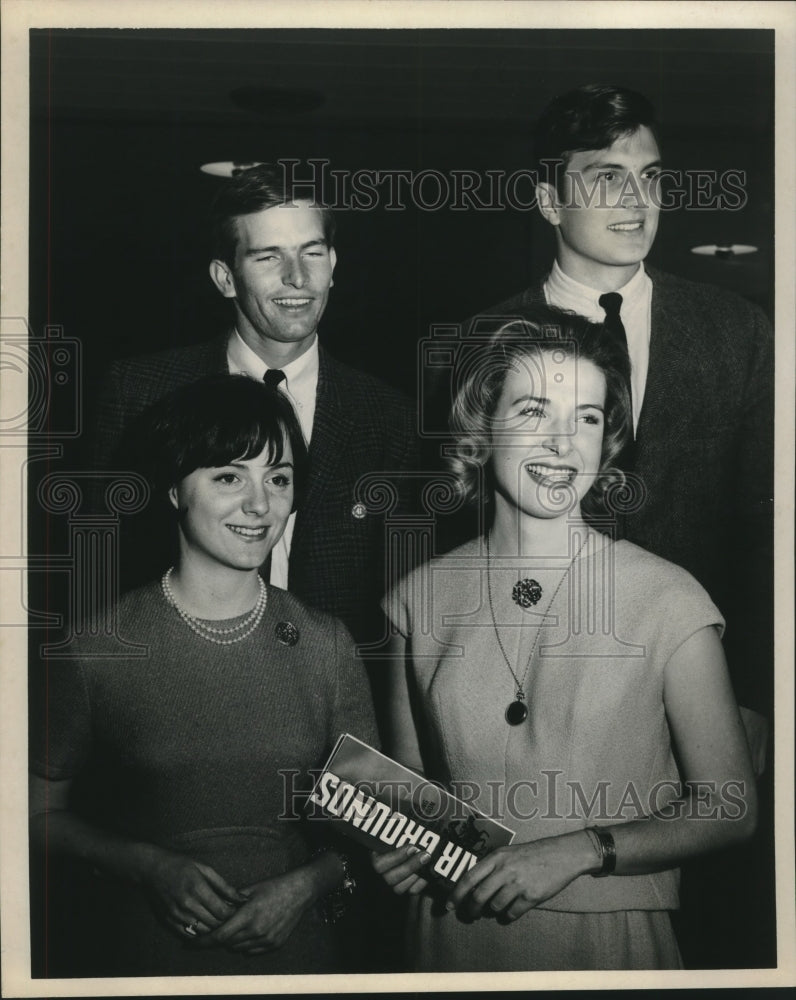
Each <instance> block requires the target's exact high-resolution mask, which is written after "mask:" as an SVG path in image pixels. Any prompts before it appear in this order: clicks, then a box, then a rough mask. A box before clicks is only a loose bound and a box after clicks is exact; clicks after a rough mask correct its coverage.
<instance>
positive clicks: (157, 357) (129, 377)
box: [92, 165, 417, 642]
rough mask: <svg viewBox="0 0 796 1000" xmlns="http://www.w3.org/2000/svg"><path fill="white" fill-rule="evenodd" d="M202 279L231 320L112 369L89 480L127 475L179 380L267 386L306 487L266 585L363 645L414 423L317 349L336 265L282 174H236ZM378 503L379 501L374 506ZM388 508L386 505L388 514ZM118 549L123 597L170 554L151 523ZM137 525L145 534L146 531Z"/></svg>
mask: <svg viewBox="0 0 796 1000" xmlns="http://www.w3.org/2000/svg"><path fill="white" fill-rule="evenodd" d="M211 228H212V237H213V259H212V261H211V263H210V277H211V279H212V281H213V283H214V285H215V286H216V288H217V289H218V290H219V292H220V293H221V294H222V295H223V296H224V297H225V298H227V299H229V300H230V302H231V304H232V307H233V310H234V323H233V324H232V326H231V328H230V329H229V330H227V331H225V332H224V333H223V334H222V335H221V336H219V337H218V338H216V339H215V340H212V341H209V342H206V343H200V344H195V345H193V346H189V347H183V348H177V349H174V350H169V351H164V352H161V353H159V354H153V355H148V356H145V357H139V358H132V359H128V360H123V361H118V362H116V363H115V364H114V365H112V366H111V368H110V370H109V371H108V372H107V373H106V375H105V378H104V380H103V385H102V388H101V395H100V403H99V412H98V417H97V421H96V431H95V435H94V447H93V458H92V466H93V468H94V469H95V470H105V469H109V468H129V467H130V456H131V455H133V454H136V453H142V452H143V456H144V457H145V452H146V442H145V441H141V440H140V435H138V436H137V434H136V430H137V425H136V418H138V417H139V416H140V415H142V414H143V413H144V412H145V411H146V410H147V408H148V407H149V406H151V404H152V403H154V402H155V401H156V400H158V399H160V398H161V397H162V396H164V395H166V394H167V393H169V392H171V391H172V390H173V389H175V388H177V387H178V386H179V385H182V384H184V383H186V382H190V381H193V380H195V379H198V378H201V377H202V376H203V375H208V374H214V373H219V372H226V371H230V372H245V373H246V374H248V375H250V376H252V377H253V378H258V379H262V378H265V379H266V381H273V383H274V384H276V385H278V387H279V390H280V391H282V392H284V393H285V394H286V395H287V396H288V398H289V399H290V400H291V402H292V403H293V406H294V409H295V410H296V414H297V416H298V418H299V422H300V424H301V427H302V430H303V432H304V436H305V438H306V440H307V442H308V444H309V458H310V470H309V486H308V489H307V492H306V495H305V496H304V497H303V498H302V500H301V504H300V508H299V510H298V512H297V513H296V514H294V515H292V516H291V519H290V522H289V524H288V527H287V529H286V531H285V535H284V536H283V538H282V539H281V540H280V542H279V544H278V545H277V547H276V549H275V551H274V552H273V555H272V562H271V568H270V580H271V582H272V583H274V584H276V585H278V586H281V587H284V588H286V589H289V590H291V591H292V592H293V593H295V594H297V595H298V596H299V597H301V598H303V599H304V600H306V601H307V603H309V604H311V605H313V606H315V607H318V608H320V609H322V610H324V611H328V612H330V613H332V614H335V615H337V616H338V617H340V618H342V619H343V621H345V622H346V624H347V625H348V626H349V628H350V629H351V631H352V633H353V634H354V637H355V638H356V639H357V640H358V641H360V642H368V641H373V640H378V639H379V638H380V637H381V627H382V625H381V622H382V619H381V613H380V611H379V606H378V602H379V597H380V595H381V594H382V593H383V592H384V590H385V586H386V581H387V575H388V573H389V572H390V569H391V567H389V566H388V565H387V560H386V557H385V518H386V517H387V516H388V515H389V514H390V513H391V510H389V509H385V504H384V503H383V499H384V496H383V494H382V493H380V492H379V489H378V486H377V481H378V480H382V481H383V480H386V481H388V482H389V483H390V484H391V485H392V487H394V489H388V490H387V493H388V494H389V495H390V496H392V497H395V505H394V509H405V508H406V506H407V505H408V504H409V503H410V495H411V494H410V491H409V489H408V484H409V482H410V479H411V477H409V476H408V475H407V474H408V473H410V472H412V471H414V470H415V469H416V468H417V462H416V435H415V432H414V426H415V413H414V408H413V407H412V406H411V404H410V402H409V400H407V399H405V398H404V397H403V396H401V394H400V393H398V392H396V391H394V390H393V389H391V388H389V387H388V386H386V385H385V384H383V383H382V382H380V381H379V380H378V379H376V378H373V377H372V376H370V375H367V374H365V373H363V372H361V371H356V370H354V369H353V368H350V367H348V366H346V365H344V364H341V363H340V362H339V361H337V360H335V359H334V358H333V357H331V356H330V355H329V354H328V353H327V352H326V351H325V350H324V348H323V347H322V346H321V345H320V344H319V342H318V333H317V331H318V323H319V321H320V319H321V317H322V315H323V313H324V310H325V308H326V304H327V300H328V296H329V290H330V288H331V286H332V284H333V282H332V274H333V272H334V267H335V263H336V253H335V249H334V246H333V240H334V217H333V215H332V213H331V212H330V210H328V209H326V208H324V207H321V206H319V205H318V204H316V203H315V202H313V201H309V200H306V199H303V198H301V197H299V196H296V197H295V198H294V197H293V193H292V191H291V189H290V188H289V186H288V185H287V184H286V180H285V176H284V173H283V171H282V170H281V169H280V168H279V167H278V166H269V165H261V166H258V167H255V168H252V169H249V170H246V171H243V172H242V173H240V174H239V175H237V176H235V177H233V178H232V179H231V180H229V181H227V182H225V184H224V187H223V188H222V189H221V190H220V191H219V193H218V195H217V197H216V199H215V202H214V204H213V207H212V211H211ZM374 497H375V498H376V499H374ZM388 506H389V505H388ZM131 520H132V521H133V522H135V521H136V520H140V521H141V522H142V526H141V530H139V531H136V532H135V535H136V538H137V539H138V544H136V545H132V544H127V545H124V546H123V550H122V553H121V560H122V562H121V573H122V581H123V587H124V586H130V585H132V584H134V583H139V582H142V580H143V579H145V578H151V577H152V575H153V574H154V573H156V572H158V570H160V571H162V568H163V561H164V558H165V556H166V554H167V553H165V552H164V550H163V543H162V542H160V543H158V542H156V541H155V538H154V537H153V535H152V532H154V531H156V530H157V529H156V527H154V526H153V519H152V518H147V517H144V518H138V519H137V518H133V519H131ZM143 524H146V528H145V529H144V527H143Z"/></svg>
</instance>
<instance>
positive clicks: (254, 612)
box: [160, 566, 268, 646]
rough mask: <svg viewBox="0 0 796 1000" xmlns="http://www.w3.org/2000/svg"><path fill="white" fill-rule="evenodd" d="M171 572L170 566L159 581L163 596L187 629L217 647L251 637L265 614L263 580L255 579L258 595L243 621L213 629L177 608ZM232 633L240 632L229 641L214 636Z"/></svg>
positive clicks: (172, 569)
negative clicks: (227, 626) (242, 630)
mask: <svg viewBox="0 0 796 1000" xmlns="http://www.w3.org/2000/svg"><path fill="white" fill-rule="evenodd" d="M173 571H174V567H173V566H171V567H170V568H169V569H167V570H166V572H165V573H164V574H163V578H162V580H161V581H160V586H161V589H162V591H163V596H164V597H165V598H166V600H167V601H168V603H169V604H170V605H171V606H172V607H173V608H174V610H175V611H176V612H177V614H178V615H179V616H180V618H182V620H183V621H184V622H185V624H186V625H187V626H188V628H189V629H190V630H191V631H192V632H195V633H196V634H197V635H198V636H200V637H201V638H202V639H206V640H207V641H208V642H214V643H215V644H216V645H217V646H231V645H232V644H233V643H234V642H240V641H241V640H242V639H245V638H246V637H247V636H249V635H251V634H252V632H253V631H254V630H255V629H256V628H257V626H258V625H259V624H260V622H261V621H262V617H263V615H264V614H265V606H266V604H267V603H268V588H267V587H266V585H265V580H263V578H262V577H261V576H258V577H257V579H258V581H259V584H260V593H259V596H258V597H257V603H256V604H255V605H254V607H253V608H252V609H251V611H250V612H249V614H248V615H247V616H246V617H245V618H244V619H243V621H242V622H239V623H238V624H237V625H232V626H230V627H229V628H214V627H213V626H212V625H207V624H206V623H205V622H203V621H202V620H201V619H200V618H194V616H193V615H192V614H189V613H188V612H187V611H185V610H184V609H183V608H181V607H180V606H179V604H178V603H177V600H176V598H175V597H174V594H173V592H172V589H171V586H170V584H169V580H170V578H171V574H172V572H173ZM247 625H248V626H249V627H248V628H246V626H247ZM241 629H246V631H245V632H241ZM233 632H241V634H240V635H236V636H234V637H233V638H231V639H217V638H216V636H219V635H231V634H232V633H233Z"/></svg>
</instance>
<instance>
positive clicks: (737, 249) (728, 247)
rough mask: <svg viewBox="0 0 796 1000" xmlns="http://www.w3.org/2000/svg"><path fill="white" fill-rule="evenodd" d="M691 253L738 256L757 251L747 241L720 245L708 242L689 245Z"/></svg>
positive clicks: (710, 255)
mask: <svg viewBox="0 0 796 1000" xmlns="http://www.w3.org/2000/svg"><path fill="white" fill-rule="evenodd" d="M691 253H696V254H699V255H700V256H701V257H721V258H724V259H729V258H730V257H740V256H742V255H743V254H747V253H757V247H753V246H750V245H749V244H748V243H725V244H723V245H721V246H719V245H717V244H716V243H709V244H706V245H705V246H699V247H691Z"/></svg>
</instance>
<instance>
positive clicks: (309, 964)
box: [31, 584, 377, 976]
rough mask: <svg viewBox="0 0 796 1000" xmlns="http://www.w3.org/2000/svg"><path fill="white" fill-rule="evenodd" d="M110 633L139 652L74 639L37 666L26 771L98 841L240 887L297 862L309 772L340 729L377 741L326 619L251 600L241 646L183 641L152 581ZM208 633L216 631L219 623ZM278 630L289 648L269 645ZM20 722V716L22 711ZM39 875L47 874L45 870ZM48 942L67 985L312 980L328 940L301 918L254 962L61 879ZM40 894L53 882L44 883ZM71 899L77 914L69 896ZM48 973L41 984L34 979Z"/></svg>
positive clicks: (109, 893)
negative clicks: (64, 959)
mask: <svg viewBox="0 0 796 1000" xmlns="http://www.w3.org/2000/svg"><path fill="white" fill-rule="evenodd" d="M118 620H119V634H120V635H121V636H123V637H124V639H125V640H127V641H128V642H130V643H135V644H137V645H138V649H137V650H131V654H132V653H133V652H137V653H138V655H130V656H121V657H120V656H119V655H118V647H116V655H113V656H109V655H107V653H104V652H103V650H104V647H105V646H107V639H103V637H101V636H99V637H95V638H87V639H86V640H85V642H84V643H83V646H82V649H81V656H80V658H78V659H75V660H57V659H53V660H51V661H50V663H49V665H48V679H47V693H46V709H47V712H48V715H47V717H46V718H44V719H42V720H41V721H39V722H36V721H34V722H33V724H32V726H31V737H32V741H33V752H32V770H33V771H34V772H36V773H38V774H40V775H41V776H43V777H46V778H50V779H53V780H57V779H64V778H72V779H74V787H75V793H76V796H77V797H78V799H80V798H81V792H82V790H83V789H84V788H87V789H88V791H87V793H86V794H85V795H84V796H83V800H84V802H85V808H86V809H87V810H88V812H87V815H89V816H90V818H91V819H92V821H94V822H95V823H98V824H101V825H102V826H104V827H105V828H106V829H110V830H113V831H116V832H118V833H119V834H121V835H123V836H125V837H129V838H132V839H134V840H139V841H145V842H149V843H154V844H158V845H160V846H162V847H165V848H169V849H171V850H174V851H177V852H180V853H182V854H185V855H187V856H188V857H191V858H195V859H197V860H199V861H202V862H204V863H206V864H208V865H210V866H211V867H213V868H214V869H216V870H217V871H218V872H219V874H221V875H222V876H223V877H224V878H225V879H226V880H227V881H228V882H229V883H230V884H231V885H233V886H235V887H236V888H243V887H245V886H248V885H251V884H253V883H254V882H258V881H262V880H264V879H265V878H268V877H269V876H273V875H278V874H281V873H284V872H287V871H290V870H291V869H293V868H296V867H297V866H299V865H301V864H303V863H304V862H306V861H307V860H308V859H309V857H310V855H311V851H312V848H313V844H314V841H315V837H312V836H310V835H311V834H315V833H319V834H320V839H321V840H323V838H324V834H323V831H315V830H312V831H310V830H308V829H307V828H308V826H310V825H311V824H308V823H307V822H306V821H302V820H301V819H300V816H301V811H302V805H303V798H302V794H301V793H302V792H306V791H307V790H308V788H309V787H310V785H311V782H312V775H311V772H312V770H313V769H320V768H322V767H323V765H324V764H325V762H326V759H327V757H328V755H329V753H330V751H331V749H332V748H333V746H334V744H335V742H336V741H337V738H338V737H339V736H340V734H341V733H343V732H350V733H352V734H354V735H357V736H359V738H360V739H362V740H364V741H366V742H369V743H371V744H373V743H374V742H377V735H376V729H375V722H374V717H373V708H372V703H371V697H370V688H369V684H368V680H367V677H366V674H365V671H364V668H363V667H362V665H361V663H360V662H359V661H357V660H356V659H355V658H354V655H353V653H354V646H353V642H352V640H351V638H350V636H349V634H348V632H347V631H346V629H345V627H344V626H343V625H342V624H341V623H340V622H339V621H337V620H336V619H334V618H332V617H330V616H328V615H325V614H323V613H321V612H316V611H314V610H311V609H309V608H308V607H306V606H305V605H303V604H302V603H301V602H300V601H299V600H297V599H296V598H295V597H293V596H292V595H291V594H289V593H287V592H285V591H282V590H280V589H278V588H275V587H269V588H268V605H267V608H266V612H265V615H264V616H263V619H262V621H261V622H260V624H259V626H258V628H257V629H256V630H255V631H254V632H253V633H252V634H251V635H250V636H249V637H248V638H246V639H244V640H243V641H241V642H239V643H235V644H232V645H228V646H220V645H216V644H213V643H210V642H208V641H206V640H205V639H203V638H200V637H199V636H197V635H195V634H194V633H193V632H192V631H191V630H190V629H189V628H188V627H187V625H185V623H184V622H183V621H182V620H181V619H180V618H179V616H178V615H177V613H176V611H175V610H174V609H173V608H172V607H170V606H169V605H168V604H167V603H166V601H165V599H164V597H163V595H162V593H161V591H160V587H159V585H157V584H153V585H149V586H147V587H143V588H141V589H140V590H136V591H134V592H132V593H131V594H129V595H127V596H126V597H125V598H123V599H122V601H121V602H120V604H119V606H118ZM238 620H239V619H235V620H233V621H232V622H231V623H224V622H215V623H214V625H216V626H217V627H225V625H228V624H233V625H234V624H235V623H236V621H238ZM285 622H289V623H291V624H292V625H294V626H295V629H296V635H295V638H296V641H295V643H294V644H292V645H290V644H286V643H285V642H284V641H280V638H279V636H280V635H281V636H282V639H283V640H284V638H285V636H286V634H287V633H286V630H285V629H284V628H283V629H281V630H277V625H278V624H280V623H282V624H284V623H285ZM34 719H35V717H34ZM54 867H55V866H53V870H54ZM77 883H78V886H77V888H78V889H79V892H80V895H79V896H77V897H76V896H74V895H72V894H71V893H70V896H69V898H68V899H67V901H66V906H65V907H64V912H63V913H62V914H60V921H58V920H56V916H57V914H56V910H55V909H53V910H52V911H51V920H50V927H49V941H50V944H51V946H52V947H53V948H55V949H56V950H57V949H58V945H59V941H60V942H61V943H64V942H67V943H68V948H66V947H62V948H61V949H60V950H61V951H68V952H69V956H70V965H71V968H70V970H69V972H68V973H65V974H71V975H78V974H79V975H92V976H94V975H106V976H110V975H114V976H118V975H139V976H140V975H178V974H180V975H202V974H204V975H210V974H227V975H234V974H247V975H250V974H263V973H281V972H325V971H335V969H336V967H337V948H336V943H335V940H334V938H333V937H332V933H331V932H332V930H333V928H332V927H330V926H328V925H326V924H325V923H324V922H323V921H322V919H321V915H320V913H319V912H316V910H315V909H310V910H309V911H308V912H306V913H305V914H304V916H303V917H302V919H301V921H300V923H299V925H298V926H297V927H296V929H295V930H294V931H293V933H292V934H291V936H290V938H289V940H288V941H287V943H286V944H285V945H284V946H283V947H282V948H280V949H278V950H277V951H274V952H272V953H269V954H265V955H259V956H257V955H255V956H246V955H242V954H238V953H235V952H231V951H226V950H223V949H220V948H216V949H207V950H198V949H196V948H192V947H191V943H190V942H189V941H184V940H181V939H180V937H179V936H178V935H177V934H175V932H174V931H173V930H172V929H171V928H169V927H167V926H165V924H161V922H160V921H159V919H158V917H157V915H156V913H155V912H154V910H153V909H152V907H151V906H150V904H149V900H148V899H146V898H145V896H144V894H143V893H142V892H140V891H139V890H137V889H135V888H131V887H130V886H129V885H127V884H125V883H122V882H120V881H116V880H114V879H110V878H107V877H96V876H94V877H89V878H87V879H84V880H83V882H82V884H81V880H80V879H77ZM50 890H51V895H52V896H54V895H56V894H57V890H58V886H57V885H56V884H54V882H53V880H52V879H51V882H50ZM78 900H82V902H78ZM50 974H51V975H54V974H58V972H57V970H56V969H53V968H52V967H51V969H50Z"/></svg>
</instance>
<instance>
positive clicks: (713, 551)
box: [471, 85, 774, 966]
mask: <svg viewBox="0 0 796 1000" xmlns="http://www.w3.org/2000/svg"><path fill="white" fill-rule="evenodd" d="M535 154H536V161H537V164H536V165H537V169H538V171H539V175H538V176H539V186H538V188H537V198H538V203H539V208H540V211H541V213H542V215H543V217H544V218H545V220H546V221H547V222H548V223H550V225H551V226H553V227H554V232H555V239H556V259H555V261H554V263H553V267H552V270H551V271H550V273H549V274H548V275H547V277H546V278H544V279H543V280H540V281H538V282H537V283H535V284H534V285H532V286H531V287H530V288H528V289H526V290H525V291H523V292H521V293H520V294H519V295H516V296H514V297H513V298H510V299H508V300H507V301H504V302H502V303H500V304H499V305H497V306H495V307H493V308H491V309H488V310H486V312H485V313H484V314H482V315H484V316H489V317H491V323H492V325H494V321H495V318H496V317H498V316H499V317H502V318H505V319H506V320H508V319H510V318H512V317H515V318H516V317H522V316H523V315H524V314H526V313H532V312H533V309H534V307H535V306H536V305H537V304H539V303H545V302H546V303H548V304H550V305H554V306H557V307H559V308H564V309H571V310H573V311H575V312H579V313H582V314H583V315H586V316H588V318H589V319H591V320H593V321H594V322H604V321H605V320H606V319H607V308H606V306H607V304H608V303H605V305H603V304H601V303H600V299H601V298H602V297H603V296H604V294H605V293H614V292H618V293H619V294H620V296H621V297H622V299H621V308H620V317H621V318H622V320H623V326H624V329H625V334H626V338H627V343H628V350H629V354H630V361H631V390H632V400H633V417H634V421H633V422H634V430H635V441H634V443H633V445H632V446H631V448H630V449H628V451H627V453H626V454H625V455H624V456H623V467H624V469H625V471H626V472H627V473H628V478H629V482H630V484H631V490H632V492H633V493H634V497H633V498H632V500H631V503H630V504H629V505H628V507H629V509H627V510H625V511H618V512H617V522H618V523H617V529H618V533H619V535H620V536H623V537H625V538H628V539H629V540H630V541H632V542H635V543H637V544H638V545H640V546H642V547H643V548H645V549H648V550H649V551H651V552H654V553H656V554H657V555H660V556H662V557H664V558H666V559H669V560H671V561H672V562H674V563H677V564H679V565H681V566H683V567H685V568H686V569H687V570H689V571H690V572H691V573H692V574H693V575H694V576H695V577H696V578H697V579H698V580H699V581H700V583H702V585H703V586H704V587H705V589H706V590H707V591H708V593H709V594H710V595H711V597H712V598H713V600H714V601H715V603H716V604H717V605H718V607H719V609H720V610H721V611H722V614H723V615H724V617H725V618H726V621H727V628H726V633H725V636H724V644H725V650H726V652H727V659H728V664H729V667H730V673H731V675H732V679H733V684H734V686H735V693H736V697H737V699H738V702H739V704H740V705H741V706H743V707H742V710H741V711H742V715H743V717H744V723H745V725H746V728H747V735H748V737H749V742H750V748H751V750H752V756H753V759H754V763H755V767H756V770H757V771H758V773H760V771H761V770H762V769H763V767H764V761H765V753H766V743H767V725H766V717H768V718H771V712H772V699H773V610H772V608H773V444H774V428H773V347H774V344H773V333H772V331H771V328H770V325H769V323H768V321H767V320H766V318H765V316H764V315H763V313H762V312H761V310H760V309H758V308H757V307H756V306H754V305H752V304H751V303H749V302H748V301H746V300H744V299H742V298H739V297H737V296H735V295H732V294H728V293H727V292H725V291H723V290H719V289H717V288H713V287H710V286H708V285H700V284H695V283H693V282H690V281H685V280H683V279H681V278H677V277H674V276H673V275H670V274H664V273H663V272H661V271H658V270H656V269H653V268H650V267H647V268H646V269H645V267H644V264H643V263H642V262H643V260H644V258H645V257H646V256H647V253H648V252H649V250H650V247H651V246H652V243H653V240H654V238H655V234H656V231H657V225H658V215H659V210H660V204H661V202H660V183H659V182H660V177H659V176H658V175H659V173H660V153H659V150H658V144H657V138H656V134H655V126H654V113H653V109H652V107H651V105H650V104H649V102H648V101H647V100H646V99H645V98H644V97H642V96H641V95H640V94H636V93H634V92H633V91H629V90H625V89H622V88H618V87H602V86H598V85H587V86H584V87H580V88H578V89H577V90H575V91H572V92H571V93H568V94H565V95H563V96H562V97H560V98H557V99H556V100H555V101H553V102H552V103H551V105H550V106H549V107H548V108H547V109H546V111H545V112H544V113H543V115H542V117H541V119H540V121H539V123H538V126H537V129H536V134H535ZM656 178H657V179H656ZM473 322H477V320H475V321H473ZM472 329H473V327H472V324H471V330H472ZM607 335H608V331H607ZM619 735H620V736H621V734H619ZM769 772H770V769H769ZM761 845H762V841H761V840H760V838H758V841H757V845H756V846H753V847H752V848H751V849H750V851H749V852H748V854H747V856H745V857H744V858H743V859H741V860H740V861H739V860H738V854H739V852H735V853H734V854H733V855H732V858H730V859H729V861H730V867H731V868H732V874H731V875H730V873H729V872H728V871H727V869H726V866H725V867H722V866H721V863H719V864H718V865H717V866H716V868H717V869H718V870H717V871H713V872H712V873H711V877H712V879H713V881H712V882H710V881H707V882H705V883H701V882H700V878H701V877H702V875H701V872H695V871H692V872H691V873H690V879H689V877H688V876H689V873H688V872H686V880H685V884H684V889H685V893H684V899H683V906H684V910H685V914H684V917H685V919H684V923H683V933H682V935H681V947H683V950H684V953H685V955H686V960H687V961H688V962H690V964H692V965H693V964H694V963H696V962H699V963H705V964H707V965H731V966H737V965H743V964H763V963H764V962H765V961H766V958H767V952H766V946H765V945H764V946H763V947H762V948H761V947H760V941H759V940H758V941H756V940H755V935H756V934H757V931H758V928H757V927H756V926H755V921H756V919H757V917H756V916H755V915H754V914H755V913H758V914H761V913H762V917H761V919H762V920H765V919H767V918H768V916H769V914H768V913H764V912H763V911H761V910H759V909H758V910H755V909H754V906H752V905H750V904H751V903H752V900H754V899H755V895H756V894H757V895H759V896H760V898H761V899H763V898H764V897H765V896H766V894H767V893H769V892H770V890H771V881H770V880H771V879H772V878H773V876H772V872H771V869H770V859H769V860H765V859H764V860H762V861H761V853H760V852H761ZM711 864H712V862H711ZM707 868H708V866H706V869H707ZM700 869H702V865H700ZM742 869H746V871H745V872H744V871H743V870H742ZM751 870H754V871H755V872H756V873H757V874H756V876H751V875H750V874H749V872H750V871H751ZM744 874H746V876H747V877H746V878H744ZM755 878H757V879H759V880H760V881H759V883H755V884H753V883H754V882H755ZM719 885H720V886H721V891H722V892H724V893H726V894H727V895H726V896H725V898H723V899H721V898H719V895H718V892H719V890H718V889H717V886H719ZM769 898H770V897H769ZM755 905H763V904H762V903H760V901H759V900H757V901H756V904H755ZM771 919H773V918H771Z"/></svg>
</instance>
